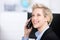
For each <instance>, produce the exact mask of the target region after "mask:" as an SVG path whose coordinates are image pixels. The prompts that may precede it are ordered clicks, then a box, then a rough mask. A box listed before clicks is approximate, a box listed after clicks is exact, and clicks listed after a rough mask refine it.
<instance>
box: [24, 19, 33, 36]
mask: <svg viewBox="0 0 60 40" xmlns="http://www.w3.org/2000/svg"><path fill="white" fill-rule="evenodd" d="M30 20H31V18H30V19H28V20H27V22H26V24H25V27H24V37H29V34H30V32H31V30H32V27H31V28H29V29H28V28H27V24H28V22H29V21H30Z"/></svg>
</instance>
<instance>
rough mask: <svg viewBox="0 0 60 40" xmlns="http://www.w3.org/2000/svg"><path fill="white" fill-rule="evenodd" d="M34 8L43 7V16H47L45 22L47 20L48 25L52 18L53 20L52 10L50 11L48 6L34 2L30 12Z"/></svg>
mask: <svg viewBox="0 0 60 40" xmlns="http://www.w3.org/2000/svg"><path fill="white" fill-rule="evenodd" d="M36 8H40V9H43V12H44V16H45V17H46V16H48V17H49V20H48V21H47V22H48V24H49V25H50V24H51V22H52V20H53V14H52V11H51V10H50V9H49V8H48V7H46V6H44V5H42V4H34V5H33V7H32V12H33V11H34V9H36Z"/></svg>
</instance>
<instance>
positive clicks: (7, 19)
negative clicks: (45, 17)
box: [0, 0, 60, 40]
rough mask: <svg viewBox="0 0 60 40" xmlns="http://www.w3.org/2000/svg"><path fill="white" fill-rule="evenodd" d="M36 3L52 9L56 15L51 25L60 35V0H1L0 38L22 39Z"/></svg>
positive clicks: (4, 39)
mask: <svg viewBox="0 0 60 40" xmlns="http://www.w3.org/2000/svg"><path fill="white" fill-rule="evenodd" d="M35 3H40V4H44V5H45V6H47V7H49V8H50V9H51V10H52V13H53V14H54V15H55V16H54V21H53V22H52V23H53V24H51V25H52V26H54V27H52V28H53V30H54V31H55V32H56V34H57V35H58V36H59V37H60V31H59V29H60V28H59V27H60V18H59V17H60V0H0V40H21V38H22V37H23V35H24V25H25V22H26V20H27V17H28V15H30V14H31V12H32V5H33V4H35ZM29 13H30V14H29ZM33 36H34V35H33ZM30 37H31V36H30Z"/></svg>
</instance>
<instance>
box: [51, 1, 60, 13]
mask: <svg viewBox="0 0 60 40" xmlns="http://www.w3.org/2000/svg"><path fill="white" fill-rule="evenodd" d="M50 5H51V10H52V12H53V13H60V0H51V1H50Z"/></svg>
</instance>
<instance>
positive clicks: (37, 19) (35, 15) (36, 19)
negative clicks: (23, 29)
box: [32, 8, 47, 28]
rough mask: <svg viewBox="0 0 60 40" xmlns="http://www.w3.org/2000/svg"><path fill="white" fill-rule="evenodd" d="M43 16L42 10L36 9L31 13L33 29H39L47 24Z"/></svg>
mask: <svg viewBox="0 0 60 40" xmlns="http://www.w3.org/2000/svg"><path fill="white" fill-rule="evenodd" d="M43 14H44V12H43V9H40V8H36V9H35V10H34V11H33V12H32V23H33V26H34V28H40V27H42V26H43V25H44V24H45V23H46V22H47V21H46V18H45V17H44V15H43Z"/></svg>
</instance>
